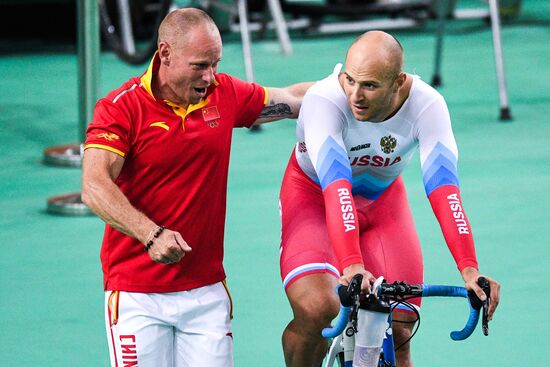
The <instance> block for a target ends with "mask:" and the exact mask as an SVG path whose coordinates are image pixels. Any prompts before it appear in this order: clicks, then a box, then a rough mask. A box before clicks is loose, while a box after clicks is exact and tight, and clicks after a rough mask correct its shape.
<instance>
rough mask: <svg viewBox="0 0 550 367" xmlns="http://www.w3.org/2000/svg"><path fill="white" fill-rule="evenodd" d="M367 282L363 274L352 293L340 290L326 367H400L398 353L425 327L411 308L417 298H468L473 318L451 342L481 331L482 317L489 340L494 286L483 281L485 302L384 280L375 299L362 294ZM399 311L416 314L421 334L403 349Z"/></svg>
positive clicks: (468, 294) (458, 292)
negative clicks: (397, 330) (398, 340)
mask: <svg viewBox="0 0 550 367" xmlns="http://www.w3.org/2000/svg"><path fill="white" fill-rule="evenodd" d="M362 280H363V276H362V275H361V274H357V275H356V276H355V277H353V279H352V281H351V282H350V284H349V285H348V286H347V287H344V286H338V288H337V292H338V296H339V298H340V304H341V305H340V312H339V314H338V316H337V317H336V319H335V322H334V326H333V327H331V328H325V329H323V332H322V334H323V336H324V337H325V338H332V339H333V340H332V343H331V346H330V349H329V352H328V355H327V358H326V364H325V366H326V367H332V366H335V362H337V363H338V365H339V366H340V367H352V366H353V367H395V350H397V349H398V348H399V347H400V346H401V345H403V344H405V343H407V342H409V341H410V339H411V338H412V337H413V336H414V334H415V333H416V331H417V330H418V327H419V320H420V315H419V312H418V310H417V309H416V308H415V307H414V306H413V305H412V304H410V303H409V302H407V301H408V300H410V299H411V298H416V297H463V298H466V299H467V300H468V306H469V309H470V313H469V318H468V321H467V322H466V325H465V326H464V328H463V329H462V330H459V331H452V332H451V334H450V337H451V339H453V340H455V341H458V340H464V339H466V338H468V337H469V336H470V335H471V334H472V333H473V332H474V330H475V328H476V326H477V323H478V320H479V314H480V312H481V314H482V331H483V334H484V335H489V325H488V317H487V316H488V315H487V312H488V309H489V302H490V299H489V294H490V289H489V282H488V281H487V279H485V278H483V277H480V278H479V279H478V284H479V286H480V287H481V288H482V289H483V291H484V292H485V294H486V295H487V299H486V300H485V301H481V300H480V299H479V298H478V297H477V295H476V294H475V293H474V292H473V291H467V290H466V288H464V287H457V286H448V285H429V284H408V283H406V282H399V281H396V282H393V283H387V282H385V281H384V279H383V278H382V277H380V278H378V280H377V281H376V282H375V283H374V285H373V287H372V289H373V291H372V293H370V294H367V295H362V294H361V282H362ZM398 305H403V306H405V307H406V308H409V309H410V310H411V311H412V312H413V313H415V314H416V317H417V319H416V321H418V322H417V323H416V328H415V330H414V331H413V333H412V335H411V336H410V337H409V339H408V340H406V341H405V342H404V343H402V344H401V345H399V346H397V347H394V342H393V336H392V317H391V312H392V310H393V309H394V308H395V307H397V306H398Z"/></svg>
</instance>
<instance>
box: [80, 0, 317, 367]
mask: <svg viewBox="0 0 550 367" xmlns="http://www.w3.org/2000/svg"><path fill="white" fill-rule="evenodd" d="M221 52H222V42H221V37H220V34H219V31H218V29H217V27H216V25H215V23H214V22H213V21H212V19H211V18H210V17H209V16H208V15H207V14H206V13H204V12H203V11H201V10H198V9H190V8H188V9H179V10H176V11H174V12H172V13H170V14H169V15H168V16H167V17H166V18H165V19H164V21H163V22H162V24H161V25H160V28H159V41H158V53H157V54H156V55H155V56H154V58H153V60H152V61H151V64H150V66H149V68H148V70H147V71H146V72H145V73H144V74H143V75H142V76H141V77H137V78H132V79H130V80H129V81H128V82H126V83H125V84H124V85H122V86H121V87H120V88H118V89H116V90H114V91H112V92H111V93H109V94H108V95H107V96H106V97H105V98H103V99H101V100H100V101H99V102H98V103H97V105H96V108H95V113H94V117H93V120H92V122H91V123H90V126H89V128H88V132H87V139H86V142H85V153H84V160H83V172H82V197H83V199H84V201H85V202H86V204H87V205H88V206H89V207H90V208H91V209H92V210H93V211H94V212H95V213H97V214H98V215H99V216H100V217H101V218H102V219H103V220H104V221H105V222H106V228H105V235H104V238H103V245H102V248H101V261H102V267H103V274H104V289H105V299H106V310H105V311H106V326H107V334H108V340H109V349H110V355H111V364H112V366H125V365H128V364H129V363H131V365H133V366H140V367H149V366H150V367H163V366H177V367H180V366H181V367H183V366H220V367H221V366H224V367H225V366H231V365H233V361H232V355H233V353H232V351H233V347H232V334H231V321H230V319H231V302H230V298H229V296H228V293H227V291H226V288H225V284H224V280H225V273H224V269H223V266H222V260H223V235H224V223H225V210H226V191H227V174H228V165H229V153H230V147H231V137H232V130H233V128H235V127H251V126H252V125H254V124H257V123H262V122H268V121H273V120H277V119H281V118H288V117H296V116H297V114H298V111H299V108H300V104H301V99H302V96H303V94H304V92H305V90H306V89H307V87H308V86H309V85H310V83H300V84H296V85H293V86H290V87H287V88H264V87H261V86H259V85H257V84H254V83H246V82H243V81H241V80H239V79H236V78H234V77H232V76H229V75H226V74H217V73H216V71H217V66H218V62H219V61H220V59H221Z"/></svg>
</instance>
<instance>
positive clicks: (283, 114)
mask: <svg viewBox="0 0 550 367" xmlns="http://www.w3.org/2000/svg"><path fill="white" fill-rule="evenodd" d="M312 85H313V82H303V83H298V84H293V85H290V86H288V87H286V88H269V87H268V88H266V91H267V98H268V99H267V103H266V105H265V107H264V109H263V110H262V112H261V113H260V115H259V116H258V119H257V120H256V121H255V122H254V124H255V125H258V124H263V123H266V122H271V121H276V120H280V119H283V118H296V117H298V112H300V106H301V105H302V99H303V97H304V94H305V93H306V91H307V90H308V88H309V87H311V86H312Z"/></svg>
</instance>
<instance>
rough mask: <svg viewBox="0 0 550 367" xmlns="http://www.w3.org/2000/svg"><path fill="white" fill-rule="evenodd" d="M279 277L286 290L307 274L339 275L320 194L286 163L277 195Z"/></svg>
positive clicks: (318, 188)
mask: <svg viewBox="0 0 550 367" xmlns="http://www.w3.org/2000/svg"><path fill="white" fill-rule="evenodd" d="M280 205H281V221H282V233H281V249H280V250H281V255H280V265H281V277H282V279H283V285H284V287H285V288H287V287H288V286H289V285H290V284H292V282H294V281H296V280H298V279H299V278H301V277H303V276H306V275H308V274H315V273H328V274H331V275H333V276H334V277H338V276H339V270H338V268H337V266H338V265H337V261H336V258H335V255H334V253H333V250H332V246H331V244H330V241H329V237H328V231H327V225H326V219H325V205H324V199H323V194H322V192H321V189H320V187H319V186H318V185H317V184H316V183H314V182H313V181H312V180H311V179H309V178H308V177H307V176H305V174H304V173H303V172H302V171H301V170H300V168H299V167H297V166H296V164H295V162H293V159H291V162H290V163H289V166H288V168H287V171H286V173H285V177H284V179H283V184H282V188H281V194H280Z"/></svg>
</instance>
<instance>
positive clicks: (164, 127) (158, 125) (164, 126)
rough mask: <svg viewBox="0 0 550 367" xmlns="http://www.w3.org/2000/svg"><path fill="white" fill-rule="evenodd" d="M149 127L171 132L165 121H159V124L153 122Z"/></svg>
mask: <svg viewBox="0 0 550 367" xmlns="http://www.w3.org/2000/svg"><path fill="white" fill-rule="evenodd" d="M149 126H157V127H161V128H163V129H164V130H166V131H168V130H170V126H168V125H166V122H163V121H157V122H153V123H152V124H151V125H149Z"/></svg>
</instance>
